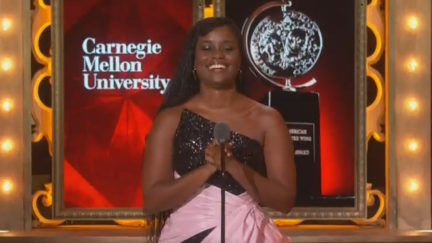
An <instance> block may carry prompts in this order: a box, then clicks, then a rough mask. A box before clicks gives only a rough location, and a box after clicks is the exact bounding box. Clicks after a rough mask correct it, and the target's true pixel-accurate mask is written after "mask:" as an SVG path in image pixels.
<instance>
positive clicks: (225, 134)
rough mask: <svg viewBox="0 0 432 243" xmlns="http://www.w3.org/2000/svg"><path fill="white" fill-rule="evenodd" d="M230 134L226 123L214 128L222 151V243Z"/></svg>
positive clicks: (222, 242)
mask: <svg viewBox="0 0 432 243" xmlns="http://www.w3.org/2000/svg"><path fill="white" fill-rule="evenodd" d="M230 133H231V129H230V127H229V126H228V124H226V123H224V122H220V123H217V124H216V125H215V126H214V129H213V135H214V138H215V140H216V141H217V142H218V143H219V145H220V150H221V151H220V153H221V166H220V167H221V172H222V177H221V243H225V143H226V142H227V141H228V140H229V137H230Z"/></svg>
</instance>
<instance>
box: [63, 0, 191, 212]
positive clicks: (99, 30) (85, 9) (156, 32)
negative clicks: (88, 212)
mask: <svg viewBox="0 0 432 243" xmlns="http://www.w3.org/2000/svg"><path fill="white" fill-rule="evenodd" d="M191 26H192V1H191V0H164V1H155V0H127V1H126V0H64V59H65V64H64V73H65V80H64V94H65V96H64V104H65V105H64V115H65V116H64V117H65V119H64V122H65V131H64V153H65V160H64V199H65V207H66V208H119V207H127V208H129V207H142V206H143V197H142V192H141V173H142V158H143V151H144V149H145V136H146V134H147V132H148V131H149V129H150V127H151V125H152V121H153V119H154V117H155V115H156V111H157V109H158V106H159V104H160V102H161V100H162V94H163V91H164V89H165V87H166V85H167V82H168V81H169V79H170V77H171V76H172V74H173V71H174V69H175V66H176V65H177V63H178V58H179V56H180V52H181V50H182V48H183V46H184V44H185V41H186V34H187V31H188V30H189V29H190V27H191ZM116 44H124V45H126V46H127V48H126V50H127V53H125V52H118V50H116V48H114V46H115V45H116ZM121 51H123V50H121ZM123 79H130V80H131V81H127V80H123ZM161 149H163V148H161Z"/></svg>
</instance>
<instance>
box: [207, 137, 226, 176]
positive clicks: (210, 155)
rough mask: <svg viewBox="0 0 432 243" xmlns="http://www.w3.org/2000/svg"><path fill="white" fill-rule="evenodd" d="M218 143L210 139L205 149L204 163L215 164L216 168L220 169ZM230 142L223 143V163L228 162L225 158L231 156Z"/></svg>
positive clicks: (220, 157)
mask: <svg viewBox="0 0 432 243" xmlns="http://www.w3.org/2000/svg"><path fill="white" fill-rule="evenodd" d="M220 146H221V145H220V144H219V143H217V142H216V141H214V140H212V141H211V142H210V143H209V145H208V146H207V148H206V150H205V160H206V163H208V164H210V165H212V166H215V167H216V168H217V169H218V170H220V169H221V159H222V156H221V149H220ZM231 148H232V143H230V142H228V143H225V153H224V154H223V156H225V163H227V162H228V160H227V158H230V157H232V150H231Z"/></svg>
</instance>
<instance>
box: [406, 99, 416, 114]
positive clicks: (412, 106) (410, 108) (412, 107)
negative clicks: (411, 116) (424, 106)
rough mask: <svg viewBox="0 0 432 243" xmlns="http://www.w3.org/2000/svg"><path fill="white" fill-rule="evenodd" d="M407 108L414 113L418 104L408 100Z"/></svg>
mask: <svg viewBox="0 0 432 243" xmlns="http://www.w3.org/2000/svg"><path fill="white" fill-rule="evenodd" d="M407 106H408V109H409V110H411V111H415V110H417V109H418V102H417V101H416V100H414V99H411V100H408V102H407Z"/></svg>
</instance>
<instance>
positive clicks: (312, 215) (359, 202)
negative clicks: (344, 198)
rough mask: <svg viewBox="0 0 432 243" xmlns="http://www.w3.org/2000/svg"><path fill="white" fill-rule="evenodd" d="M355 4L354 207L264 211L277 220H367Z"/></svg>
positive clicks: (362, 61)
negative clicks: (287, 212)
mask: <svg viewBox="0 0 432 243" xmlns="http://www.w3.org/2000/svg"><path fill="white" fill-rule="evenodd" d="M351 1H355V10H354V11H355V16H354V18H355V50H354V52H355V79H354V82H355V136H354V138H353V139H354V140H355V161H354V163H355V197H356V199H355V206H354V207H334V208H333V207H332V208H328V207H325V208H324V207H308V208H300V207H295V208H294V209H293V210H292V211H291V212H290V213H289V214H282V213H279V212H275V211H273V210H269V209H266V211H267V213H268V214H269V215H270V216H271V217H272V218H274V219H275V220H276V222H277V221H278V220H281V221H285V220H287V219H297V220H298V222H290V223H289V224H291V225H292V224H297V223H301V221H303V220H307V219H309V220H324V219H325V220H355V219H364V218H366V217H367V205H369V204H370V203H369V200H372V199H371V197H372V198H373V196H371V197H370V196H367V191H368V190H367V187H368V186H369V187H371V185H367V173H366V167H367V160H366V158H367V154H366V151H367V148H366V144H367V140H368V138H367V136H366V135H367V133H368V131H367V129H366V109H367V104H366V98H367V97H366V95H367V92H366V55H367V53H366V45H367V36H366V8H367V0H351ZM214 2H215V3H218V5H216V4H215V11H214V12H215V16H216V13H218V16H225V0H214ZM278 2H279V1H278ZM375 2H376V1H375Z"/></svg>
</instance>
